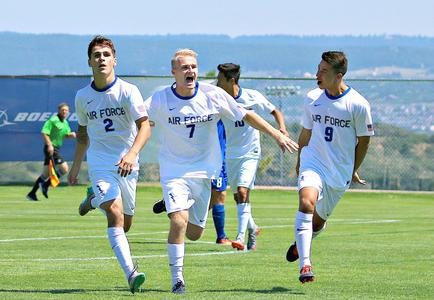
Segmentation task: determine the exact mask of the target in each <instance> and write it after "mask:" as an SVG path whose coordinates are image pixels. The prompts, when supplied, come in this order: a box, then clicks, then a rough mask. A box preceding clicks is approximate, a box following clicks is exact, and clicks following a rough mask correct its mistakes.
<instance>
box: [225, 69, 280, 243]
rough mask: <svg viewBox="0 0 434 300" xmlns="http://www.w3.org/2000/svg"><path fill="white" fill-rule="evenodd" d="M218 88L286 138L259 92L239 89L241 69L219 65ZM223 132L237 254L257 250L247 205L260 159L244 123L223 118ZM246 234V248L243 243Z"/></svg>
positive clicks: (277, 115)
mask: <svg viewBox="0 0 434 300" xmlns="http://www.w3.org/2000/svg"><path fill="white" fill-rule="evenodd" d="M217 69H218V70H219V74H218V77H217V85H218V86H219V87H221V88H222V89H224V90H225V91H226V92H227V93H229V94H230V95H231V96H232V97H233V98H234V99H235V101H236V102H237V103H238V105H240V106H241V107H243V108H245V109H248V110H251V111H254V112H256V113H258V114H271V115H272V116H273V117H274V119H275V121H276V123H277V126H278V128H279V131H280V132H281V133H282V134H284V135H285V136H288V132H287V131H286V126H285V119H284V117H283V115H282V113H281V112H280V111H279V110H278V109H276V107H275V106H274V105H273V104H272V103H271V102H270V101H268V100H267V99H266V98H265V97H264V96H263V95H262V94H261V93H260V92H258V91H256V90H252V89H246V88H241V87H240V86H239V84H238V80H239V78H240V73H241V71H240V66H239V65H237V64H233V63H225V64H220V65H218V67H217ZM223 123H224V124H225V129H226V138H227V147H226V163H227V166H228V176H229V183H230V186H231V189H232V192H233V194H234V200H235V202H236V203H237V212H238V234H237V237H236V239H235V240H233V241H232V247H234V248H236V249H238V250H244V249H245V246H247V250H255V249H256V237H257V235H258V234H259V232H260V228H259V226H257V225H256V224H255V222H254V220H253V217H252V213H251V209H252V208H251V204H250V191H251V190H252V189H253V188H254V182H255V177H256V171H257V168H258V165H259V160H260V157H261V144H260V135H259V131H258V130H256V129H255V128H254V127H252V126H250V125H249V124H247V123H245V122H244V121H243V120H237V121H235V122H232V121H231V120H227V119H225V118H223ZM246 233H247V245H245V243H244V238H245V234H246Z"/></svg>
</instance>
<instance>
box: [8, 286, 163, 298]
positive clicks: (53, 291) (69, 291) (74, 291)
mask: <svg viewBox="0 0 434 300" xmlns="http://www.w3.org/2000/svg"><path fill="white" fill-rule="evenodd" d="M95 292H128V293H130V291H129V290H128V289H127V288H112V289H46V290H36V289H30V290H14V289H10V290H8V289H0V298H1V294H2V293H17V294H19V293H21V294H53V295H57V294H87V293H95ZM146 292H160V293H167V290H160V289H146V288H143V289H142V290H141V291H139V292H137V294H140V293H146Z"/></svg>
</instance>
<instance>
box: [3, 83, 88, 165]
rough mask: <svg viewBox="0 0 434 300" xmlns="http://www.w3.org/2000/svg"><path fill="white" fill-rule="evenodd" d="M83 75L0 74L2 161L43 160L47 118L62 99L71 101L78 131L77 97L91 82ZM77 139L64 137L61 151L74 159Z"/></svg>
mask: <svg viewBox="0 0 434 300" xmlns="http://www.w3.org/2000/svg"><path fill="white" fill-rule="evenodd" d="M90 80H91V79H90V76H80V77H42V76H35V77H32V76H25V77H0V141H1V146H0V161H41V160H43V152H42V148H43V145H44V144H43V140H42V137H41V129H42V126H43V125H44V122H45V121H47V120H48V119H49V118H50V117H51V116H52V115H53V114H56V113H57V106H58V104H59V103H61V102H66V103H68V104H69V105H70V111H71V114H70V115H69V116H68V118H67V119H68V122H69V123H70V126H71V129H72V130H73V131H76V129H77V118H76V115H75V113H74V99H75V94H76V92H77V90H79V89H80V88H82V87H84V86H86V85H87V84H89V82H90ZM74 149H75V141H74V140H69V139H65V143H64V145H63V146H62V150H61V153H62V155H63V156H64V158H65V159H67V160H72V158H73V154H74Z"/></svg>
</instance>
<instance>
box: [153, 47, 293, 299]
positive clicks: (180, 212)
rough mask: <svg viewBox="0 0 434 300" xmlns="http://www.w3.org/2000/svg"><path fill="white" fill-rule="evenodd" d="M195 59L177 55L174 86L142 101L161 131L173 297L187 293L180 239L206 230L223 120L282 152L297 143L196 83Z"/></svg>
mask: <svg viewBox="0 0 434 300" xmlns="http://www.w3.org/2000/svg"><path fill="white" fill-rule="evenodd" d="M196 56H197V54H196V53H195V52H194V51H193V50H190V49H182V50H179V51H177V52H176V53H175V54H174V56H173V58H172V74H173V75H174V77H175V83H174V84H173V85H172V86H169V87H167V88H165V89H163V90H161V91H158V92H156V93H155V94H153V95H152V96H151V97H150V98H148V99H147V100H146V101H145V106H146V109H147V111H148V113H149V117H150V118H151V119H152V120H153V121H154V122H155V126H159V128H160V131H159V139H160V142H161V148H160V154H159V163H160V182H161V185H162V188H163V198H164V201H165V206H166V210H167V214H168V217H169V219H170V230H169V237H168V247H167V248H168V254H169V265H170V271H171V274H172V292H173V293H176V294H180V293H184V292H185V281H184V276H183V265H184V239H185V236H187V238H189V239H190V240H197V239H199V238H200V237H201V235H202V233H203V230H204V228H205V223H206V219H207V215H208V205H209V201H210V194H211V179H212V178H215V177H216V176H217V175H218V174H219V172H220V169H221V166H222V155H221V150H220V145H219V140H218V137H217V122H218V120H219V119H220V117H221V116H225V117H226V118H228V119H230V120H232V121H237V120H243V121H245V122H248V123H249V124H251V125H252V126H254V127H255V128H258V129H259V130H261V131H263V132H266V133H267V134H269V135H271V136H272V137H273V138H274V139H275V140H276V142H277V143H278V145H279V146H280V147H281V148H282V150H288V151H290V152H292V150H295V149H297V148H298V145H297V143H295V142H294V141H292V140H291V139H289V138H288V137H286V136H285V135H283V134H282V133H280V132H279V131H278V130H276V129H274V128H273V127H272V126H271V125H270V124H268V123H267V122H266V121H264V120H263V119H262V118H261V117H259V116H258V115H256V114H255V113H254V112H251V111H246V110H245V109H244V108H242V107H241V106H239V105H238V104H237V103H236V102H235V101H234V99H233V98H232V97H231V96H230V95H229V94H227V93H226V92H225V91H224V90H222V89H220V88H219V87H216V86H214V85H210V84H207V83H200V84H199V83H198V82H197V76H198V65H197V60H196Z"/></svg>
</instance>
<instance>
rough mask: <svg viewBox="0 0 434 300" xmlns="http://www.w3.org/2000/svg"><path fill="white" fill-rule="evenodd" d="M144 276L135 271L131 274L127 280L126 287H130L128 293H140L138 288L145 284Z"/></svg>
mask: <svg viewBox="0 0 434 300" xmlns="http://www.w3.org/2000/svg"><path fill="white" fill-rule="evenodd" d="M136 268H137V267H135V269H136ZM145 279H146V276H145V273H139V272H137V271H136V270H134V271H133V273H131V275H130V277H129V278H128V285H129V286H130V292H131V293H133V294H134V293H136V292H140V290H141V289H140V286H141V285H142V284H143V282H145Z"/></svg>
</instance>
